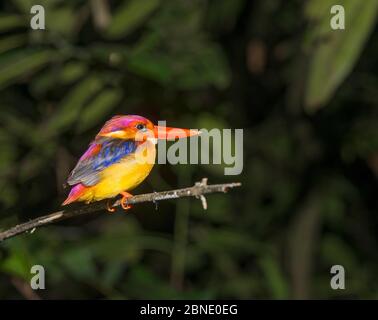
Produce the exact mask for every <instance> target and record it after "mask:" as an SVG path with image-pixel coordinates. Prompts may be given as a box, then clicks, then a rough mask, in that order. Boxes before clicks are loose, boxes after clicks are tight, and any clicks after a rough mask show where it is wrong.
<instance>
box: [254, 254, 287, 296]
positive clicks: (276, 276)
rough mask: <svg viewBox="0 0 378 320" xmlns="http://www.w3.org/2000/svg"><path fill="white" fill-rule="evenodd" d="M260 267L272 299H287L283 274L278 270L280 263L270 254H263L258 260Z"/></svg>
mask: <svg viewBox="0 0 378 320" xmlns="http://www.w3.org/2000/svg"><path fill="white" fill-rule="evenodd" d="M260 265H261V269H262V271H263V273H264V274H265V279H266V280H267V284H268V286H269V288H270V290H271V296H272V298H273V299H288V297H289V290H288V283H287V281H286V280H285V276H284V274H283V273H282V271H281V270H280V265H279V263H278V261H277V260H276V259H274V258H273V257H271V256H265V257H264V258H263V259H262V260H261V261H260Z"/></svg>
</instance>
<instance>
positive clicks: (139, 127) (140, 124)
mask: <svg viewBox="0 0 378 320" xmlns="http://www.w3.org/2000/svg"><path fill="white" fill-rule="evenodd" d="M136 128H137V129H138V130H143V129H145V128H146V126H145V125H144V124H142V123H138V124H137V125H136Z"/></svg>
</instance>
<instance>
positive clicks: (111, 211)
mask: <svg viewBox="0 0 378 320" xmlns="http://www.w3.org/2000/svg"><path fill="white" fill-rule="evenodd" d="M106 210H108V212H109V213H113V212H114V211H115V210H116V209H115V208H112V207H111V206H110V201H108V202H107V203H106Z"/></svg>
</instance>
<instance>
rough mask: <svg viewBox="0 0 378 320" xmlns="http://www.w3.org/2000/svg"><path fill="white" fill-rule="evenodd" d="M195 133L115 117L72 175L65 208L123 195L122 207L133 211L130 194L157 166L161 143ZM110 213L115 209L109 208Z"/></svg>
mask: <svg viewBox="0 0 378 320" xmlns="http://www.w3.org/2000/svg"><path fill="white" fill-rule="evenodd" d="M199 133H200V131H198V130H193V129H180V128H170V127H163V126H155V125H154V124H153V123H152V122H151V121H150V120H148V119H146V118H144V117H141V116H137V115H119V116H114V117H113V118H111V119H110V120H109V121H107V122H106V123H105V125H104V126H103V127H102V129H101V130H100V132H99V133H98V134H97V135H96V137H95V139H94V140H93V141H92V142H91V143H90V145H89V147H88V149H87V151H86V152H85V153H84V154H83V155H82V157H81V158H80V160H79V161H78V163H77V164H76V166H75V168H74V169H73V170H72V172H71V173H70V175H69V177H68V179H67V183H68V185H70V186H72V189H71V191H70V193H69V195H68V197H67V199H66V200H65V201H64V202H63V203H62V205H67V204H70V203H72V202H77V201H84V202H86V203H90V202H94V201H100V200H103V199H109V198H114V197H115V196H117V195H118V194H120V195H122V199H121V206H122V208H123V209H125V210H126V209H129V208H130V205H127V204H126V202H127V198H129V197H132V195H131V194H130V193H128V191H130V190H132V189H134V188H135V187H136V186H138V185H139V184H140V183H141V182H142V181H143V180H144V179H145V178H146V177H147V176H148V175H149V173H150V172H151V169H152V167H153V166H154V164H155V158H156V148H155V144H156V142H157V139H172V138H179V139H180V138H185V137H190V136H194V135H198V134H199ZM107 208H108V211H110V212H113V211H114V209H113V208H110V207H109V204H108V207H107Z"/></svg>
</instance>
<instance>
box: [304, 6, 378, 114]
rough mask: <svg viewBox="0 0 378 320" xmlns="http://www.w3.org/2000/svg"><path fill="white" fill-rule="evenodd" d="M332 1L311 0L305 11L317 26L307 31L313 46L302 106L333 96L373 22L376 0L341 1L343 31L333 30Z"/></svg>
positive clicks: (312, 106) (319, 103) (317, 104)
mask: <svg viewBox="0 0 378 320" xmlns="http://www.w3.org/2000/svg"><path fill="white" fill-rule="evenodd" d="M334 4H335V3H334V1H333V0H311V1H309V2H308V3H307V8H306V9H307V10H306V14H307V16H308V17H309V18H310V19H319V21H318V20H315V21H316V22H317V25H315V27H313V28H312V29H311V31H310V38H311V39H313V44H312V45H313V46H314V47H313V48H312V49H311V51H313V52H312V54H311V58H310V65H309V69H308V73H307V82H306V92H305V107H306V109H307V110H308V111H315V110H317V109H318V108H320V107H321V106H322V105H324V104H325V103H327V101H328V100H329V99H330V98H331V97H332V94H333V93H334V91H335V90H336V89H337V88H338V87H339V86H340V84H341V83H342V82H343V80H344V79H345V77H346V76H347V75H348V74H349V73H350V71H351V70H352V68H353V66H354V64H355V63H356V61H357V59H358V57H359V55H360V53H361V51H362V49H363V46H364V44H365V42H366V40H367V38H368V36H369V34H370V32H371V30H372V28H373V27H374V25H375V20H376V17H377V10H378V1H376V0H365V1H355V0H343V1H339V2H338V4H340V5H343V6H344V8H345V30H332V29H331V27H330V25H329V23H330V19H331V17H332V15H331V14H330V11H329V10H330V8H331V7H332V6H333V5H334Z"/></svg>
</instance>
